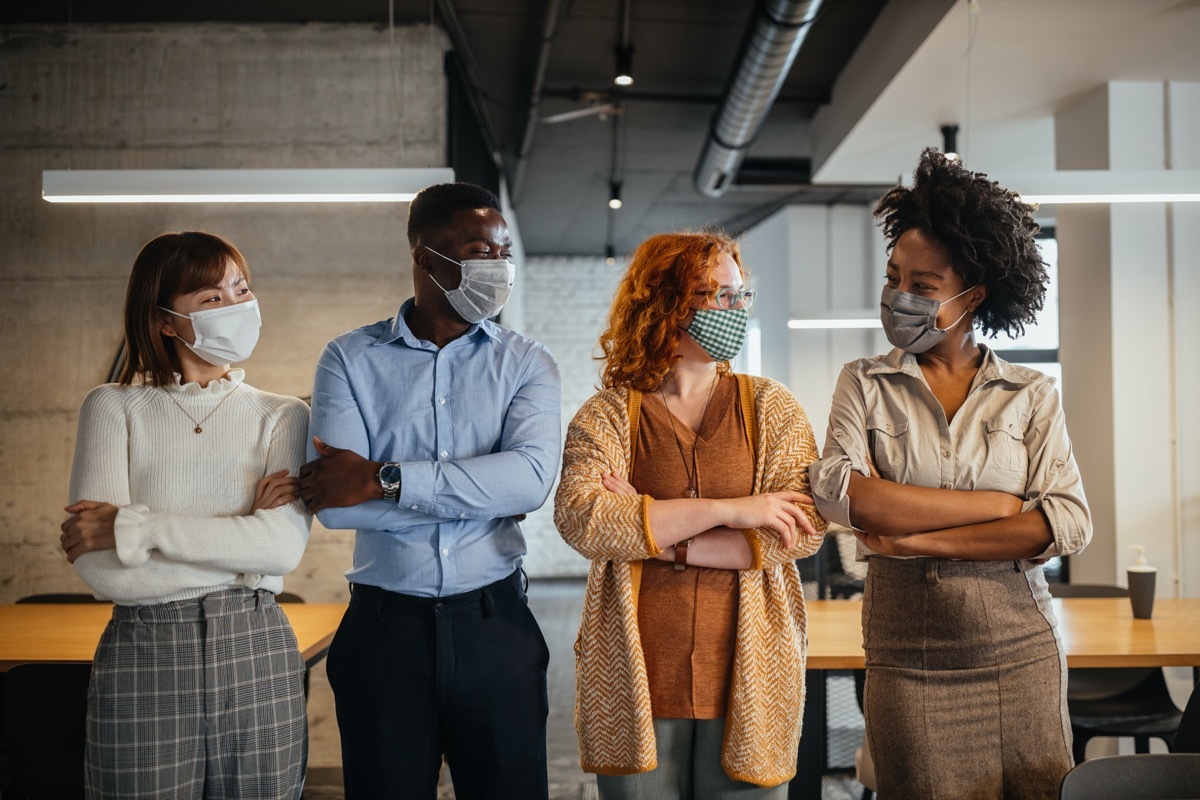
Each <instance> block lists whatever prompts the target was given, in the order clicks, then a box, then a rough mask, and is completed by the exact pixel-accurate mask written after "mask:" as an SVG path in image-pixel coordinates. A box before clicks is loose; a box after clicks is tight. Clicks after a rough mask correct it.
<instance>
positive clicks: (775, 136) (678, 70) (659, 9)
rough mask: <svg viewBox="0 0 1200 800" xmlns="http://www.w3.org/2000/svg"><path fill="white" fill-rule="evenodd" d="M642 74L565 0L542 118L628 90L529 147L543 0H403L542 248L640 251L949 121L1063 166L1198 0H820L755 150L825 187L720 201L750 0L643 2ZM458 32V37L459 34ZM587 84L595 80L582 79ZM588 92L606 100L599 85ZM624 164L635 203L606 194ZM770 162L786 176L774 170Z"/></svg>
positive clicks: (790, 199)
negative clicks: (653, 239)
mask: <svg viewBox="0 0 1200 800" xmlns="http://www.w3.org/2000/svg"><path fill="white" fill-rule="evenodd" d="M631 2H632V19H631V41H632V45H633V48H634V54H633V67H634V75H635V78H636V82H635V84H634V86H633V87H632V88H630V89H629V90H626V91H625V92H624V93H623V94H620V95H618V94H617V93H616V92H615V90H614V87H613V85H612V82H611V79H612V75H613V72H614V64H615V55H614V48H615V46H616V44H617V42H618V40H619V37H620V28H621V24H620V23H621V18H620V8H621V3H620V2H618V1H617V0H561V13H560V16H559V18H558V21H557V27H556V33H555V36H554V38H553V40H552V41H551V42H550V45H549V60H548V63H547V70H546V75H545V82H544V83H545V88H546V92H545V95H544V96H543V98H542V102H541V105H540V107H539V108H538V109H537V114H536V117H538V118H541V119H544V118H546V117H553V116H556V115H559V114H561V113H564V112H569V111H575V110H580V109H586V108H588V107H589V105H591V104H593V103H599V104H601V105H603V104H605V103H608V102H612V101H615V100H618V101H619V102H620V103H621V105H622V106H623V109H624V113H623V116H622V117H621V121H622V125H623V132H622V131H621V128H620V127H619V126H618V125H617V124H616V117H614V116H612V115H590V116H585V117H582V118H579V119H574V120H571V121H565V122H559V123H552V124H547V123H539V124H538V125H537V126H536V128H535V130H534V134H533V137H532V149H531V150H530V153H529V157H528V158H527V159H526V161H525V163H524V165H523V166H522V165H520V164H519V162H520V161H521V159H520V158H519V150H520V143H521V139H522V135H523V133H524V130H525V128H524V124H525V122H526V120H527V118H528V117H529V108H530V106H529V101H530V92H531V87H532V85H533V82H534V80H533V79H534V72H535V66H536V64H537V60H538V53H539V50H540V48H541V44H542V31H543V29H544V26H545V19H544V17H545V12H546V8H547V6H548V5H549V2H548V0H394V18H395V22H396V24H398V25H406V24H417V23H429V22H430V21H432V22H434V24H437V25H442V26H447V27H449V26H451V25H453V23H452V22H449V23H448V22H447V20H448V19H449V18H450V17H451V16H453V17H455V18H457V26H458V30H459V31H460V34H461V36H460V38H459V41H460V43H461V44H462V46H463V48H464V49H465V51H466V52H467V53H468V55H469V60H470V61H471V62H472V63H473V64H474V67H475V74H476V76H477V82H478V87H479V90H480V96H481V103H480V106H481V107H482V108H483V110H484V112H485V113H486V115H487V118H488V127H490V128H491V130H492V131H494V137H495V141H494V145H495V147H496V150H497V152H498V154H499V156H500V159H501V162H502V164H503V169H504V171H505V173H506V174H507V175H508V177H509V181H510V184H511V182H512V179H513V177H514V176H515V175H516V174H517V173H518V172H520V173H522V177H521V179H520V180H519V185H518V186H517V193H516V196H515V197H514V201H515V209H516V215H517V221H518V223H519V226H520V229H521V234H522V237H523V240H524V244H525V247H526V251H527V253H529V254H561V255H570V254H586V255H598V254H601V253H603V252H604V251H605V249H606V246H608V245H610V244H611V245H612V246H613V248H614V250H615V251H616V252H617V253H623V252H627V251H628V250H630V249H632V247H633V246H635V245H636V244H637V243H638V242H639V241H641V240H642V239H643V238H645V237H646V236H647V235H649V234H651V233H654V232H656V231H661V230H669V229H678V228H694V227H699V226H703V225H706V224H712V223H716V224H719V225H722V226H723V227H725V228H726V229H728V230H730V231H731V232H734V233H737V232H740V231H742V230H744V229H745V228H747V227H749V226H752V225H753V224H755V223H757V222H758V221H760V220H761V219H763V218H765V217H766V216H768V215H770V214H771V213H774V211H776V210H777V209H778V208H779V207H781V206H782V205H784V204H786V203H822V204H824V203H832V202H870V201H871V200H873V199H874V198H875V197H877V196H878V194H879V192H880V189H881V186H884V185H889V184H891V183H894V182H895V181H896V180H897V178H899V177H900V176H902V175H907V174H908V173H910V172H911V170H912V167H913V165H914V164H915V161H916V157H917V154H918V153H919V151H920V150H921V148H922V147H925V146H929V145H934V146H938V145H940V144H941V135H940V133H939V126H940V125H941V124H944V123H956V124H958V125H959V126H960V134H959V145H960V150H962V151H963V153H964V156H965V158H966V160H967V163H968V164H969V165H970V166H972V167H975V168H977V169H982V170H985V171H990V172H1003V171H1013V170H1020V171H1027V170H1048V169H1052V168H1053V166H1054V136H1053V114H1054V112H1055V111H1056V110H1057V109H1059V108H1061V107H1063V106H1064V105H1067V104H1069V103H1071V102H1072V100H1073V99H1075V98H1077V97H1079V96H1080V95H1081V94H1082V93H1085V92H1087V91H1088V90H1089V89H1092V88H1094V87H1096V86H1099V85H1100V84H1102V83H1104V82H1105V81H1110V80H1139V81H1141V80H1149V81H1162V80H1168V79H1169V80H1183V81H1200V46H1198V45H1197V41H1198V40H1200V0H1053V2H1046V0H977V2H975V3H974V7H975V8H976V9H977V10H976V11H972V10H971V8H972V6H971V4H969V3H968V0H826V3H825V6H824V7H823V10H822V13H821V14H820V16H819V17H818V18H817V20H816V22H815V23H814V24H813V28H812V30H811V32H810V33H809V35H808V36H807V37H806V39H805V43H804V46H803V47H802V49H801V51H800V53H799V55H798V57H797V59H796V62H795V64H794V65H793V67H792V70H791V72H790V73H789V76H788V78H787V81H786V83H785V85H784V87H783V90H782V93H781V95H780V98H779V100H778V101H777V102H776V103H775V106H774V108H773V109H772V111H771V113H770V115H769V117H768V118H767V121H766V124H765V126H764V128H763V130H762V131H761V134H760V136H759V138H758V140H757V141H756V142H755V144H754V145H753V146H752V147H751V149H750V151H749V157H750V158H751V159H771V160H783V161H784V162H786V163H787V164H790V165H792V166H795V165H797V164H801V165H804V166H807V164H806V162H805V161H804V160H805V159H811V172H812V175H813V184H815V185H813V184H809V183H785V184H783V185H770V184H768V183H765V182H764V181H766V180H770V179H771V178H770V177H766V178H764V177H762V176H758V177H755V176H751V175H750V174H748V172H747V173H745V174H743V176H742V178H743V180H744V181H746V183H745V184H744V185H735V186H734V187H732V188H731V189H730V190H729V191H728V192H726V193H725V195H724V196H722V197H721V198H719V199H715V200H714V199H710V198H707V197H704V196H703V195H701V194H700V193H699V192H698V191H697V190H696V189H695V188H694V186H693V185H692V173H693V171H694V169H695V167H696V164H697V161H698V159H699V157H700V153H701V149H702V146H703V143H704V139H705V135H706V133H707V130H708V124H709V120H710V118H711V116H712V114H713V111H714V110H715V109H716V107H717V104H718V102H719V99H720V97H721V96H722V94H723V92H724V90H725V86H726V83H727V82H728V80H729V76H730V74H731V72H732V71H733V69H734V65H735V60H736V58H737V55H738V51H739V47H740V44H741V41H742V38H743V36H744V34H745V31H746V28H747V26H748V24H749V22H750V19H751V13H752V10H753V9H754V6H755V4H754V3H752V2H749V0H631ZM50 5H51V4H44V3H32V4H15V3H10V4H5V8H4V10H3V11H0V23H5V22H52V23H54V22H57V23H61V22H65V18H64V14H65V10H64V9H63V8H58V7H54V8H49V7H48V6H50ZM71 9H72V11H71V13H72V15H73V22H75V23H78V24H86V23H90V22H197V21H214V22H266V23H299V22H308V21H315V22H368V23H374V24H386V23H387V19H388V4H387V2H386V0H293V1H292V2H288V3H280V2H277V1H276V0H209V2H205V3H164V2H160V0H126V1H125V2H120V3H114V2H109V0H73V2H72V4H71ZM451 38H452V39H454V38H455V37H454V35H453V34H452V35H451ZM585 93H593V94H591V95H587V94H585ZM589 96H591V97H592V98H593V99H592V100H590V101H589V100H588V99H587V98H588V97H589ZM615 135H619V136H620V142H621V145H622V147H621V150H620V159H619V165H620V168H619V170H618V172H619V174H618V175H617V176H616V177H618V178H619V179H620V180H621V182H622V187H623V188H622V195H623V200H624V207H623V208H622V209H620V210H619V211H615V212H611V211H609V209H608V207H607V200H608V195H609V185H610V181H611V180H612V179H613V177H614V170H613V141H614V136H615ZM774 178H775V179H776V180H777V179H778V175H775V176H774Z"/></svg>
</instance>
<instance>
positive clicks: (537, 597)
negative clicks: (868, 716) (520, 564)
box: [304, 579, 862, 800]
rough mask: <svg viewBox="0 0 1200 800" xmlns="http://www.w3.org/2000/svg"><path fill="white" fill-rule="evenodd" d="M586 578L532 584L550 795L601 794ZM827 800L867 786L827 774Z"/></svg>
mask: <svg viewBox="0 0 1200 800" xmlns="http://www.w3.org/2000/svg"><path fill="white" fill-rule="evenodd" d="M583 589H584V582H583V580H582V579H580V580H535V581H531V583H530V586H529V606H530V608H531V609H532V610H533V614H534V616H535V617H537V620H538V624H539V625H540V626H541V628H542V633H543V634H544V635H545V637H546V644H547V645H548V646H549V648H550V669H549V676H548V690H549V697H550V718H549V720H547V724H546V755H547V759H548V772H549V782H550V800H591V799H592V798H596V797H597V794H596V777H595V776H594V775H589V774H587V773H585V772H583V770H581V769H580V768H579V750H578V748H577V745H576V740H575V723H574V718H573V715H574V708H575V657H574V652H573V650H574V644H575V633H576V631H578V629H579V615H580V612H581V610H582V608H583ZM822 793H823V795H824V800H858V798H860V797H861V796H862V787H861V786H860V785H859V784H858V783H857V782H855V781H854V780H853V779H851V778H847V777H844V776H843V777H838V776H828V777H826V779H825V781H824V785H823V790H822ZM342 797H343V792H342V787H341V771H340V770H339V769H336V768H320V767H318V768H314V769H310V770H309V775H308V780H307V782H306V784H305V790H304V798H305V800H342ZM453 798H454V788H453V786H452V785H451V782H450V779H449V775H448V774H447V771H446V770H445V769H443V770H442V782H441V785H440V786H439V790H438V800H453Z"/></svg>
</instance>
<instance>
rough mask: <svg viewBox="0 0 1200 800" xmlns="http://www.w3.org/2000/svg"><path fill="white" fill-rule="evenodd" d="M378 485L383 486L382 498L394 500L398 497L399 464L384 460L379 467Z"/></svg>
mask: <svg viewBox="0 0 1200 800" xmlns="http://www.w3.org/2000/svg"><path fill="white" fill-rule="evenodd" d="M379 485H380V486H381V487H382V488H383V499H384V500H390V501H392V502H393V503H394V502H396V499H397V498H399V497H400V465H399V464H397V463H395V462H393V461H385V462H384V463H383V466H382V467H380V468H379Z"/></svg>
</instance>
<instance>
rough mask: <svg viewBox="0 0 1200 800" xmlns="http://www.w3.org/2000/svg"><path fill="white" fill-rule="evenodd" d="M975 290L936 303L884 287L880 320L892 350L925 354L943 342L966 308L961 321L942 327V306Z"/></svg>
mask: <svg viewBox="0 0 1200 800" xmlns="http://www.w3.org/2000/svg"><path fill="white" fill-rule="evenodd" d="M974 288H975V287H974V286H972V287H970V288H969V289H964V290H963V291H961V292H959V293H958V294H956V295H954V297H951V298H950V300H934V299H933V298H932V297H921V296H920V295H916V294H911V293H910V292H902V291H900V290H899V289H893V288H892V287H890V286H885V287H883V294H882V295H881V296H880V298H879V321H880V322H882V323H883V332H884V333H885V334H886V335H887V339H888V341H889V342H891V343H892V346H893V347H899V348H900V349H901V350H904V351H906V352H909V353H924V352H925V351H926V350H928V349H930V348H931V347H933V346H934V345H935V344H937V343H938V342H940V341H941V340H942V339H944V338H945V337H946V332H947V331H949V330H950V329H951V328H953V327H954V326H955V325H957V324H958V323H959V322H960V321H961V320H962V318H963V317H965V316H966V315H967V310H966V309H963V313H962V314H960V315H959V316H958V319H956V320H954V322H952V323H950V324H949V325H947V326H946V327H945V328H939V327H938V326H937V318H938V312H939V311H940V310H941V308H942V306H943V305H944V304H945V303H949V302H950V301H951V300H956V299H958V298H959V297H962V296H963V295H964V294H966V293H967V292H969V291H971V289H974Z"/></svg>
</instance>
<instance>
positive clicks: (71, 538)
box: [59, 500, 119, 564]
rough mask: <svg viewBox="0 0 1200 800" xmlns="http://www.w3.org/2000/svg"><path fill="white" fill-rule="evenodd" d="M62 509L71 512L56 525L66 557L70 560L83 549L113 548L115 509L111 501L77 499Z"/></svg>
mask: <svg viewBox="0 0 1200 800" xmlns="http://www.w3.org/2000/svg"><path fill="white" fill-rule="evenodd" d="M63 510H64V511H66V512H67V513H68V514H70V515H71V516H69V517H67V520H66V521H65V522H64V523H63V524H62V525H61V526H60V527H61V529H62V536H60V537H59V542H60V544H61V545H62V549H63V552H64V553H66V554H67V561H69V562H70V563H72V564H74V563H75V559H77V558H79V557H80V556H81V555H83V554H84V553H92V552H95V551H97V550H116V549H117V537H116V533H115V532H114V527H113V526H114V522H115V521H116V519H117V511H118V510H119V509H118V508H117V507H116V506H114V505H113V504H112V503H98V502H96V501H94V500H80V501H79V502H78V503H72V504H71V505H69V506H67V507H66V508H65V509H63Z"/></svg>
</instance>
